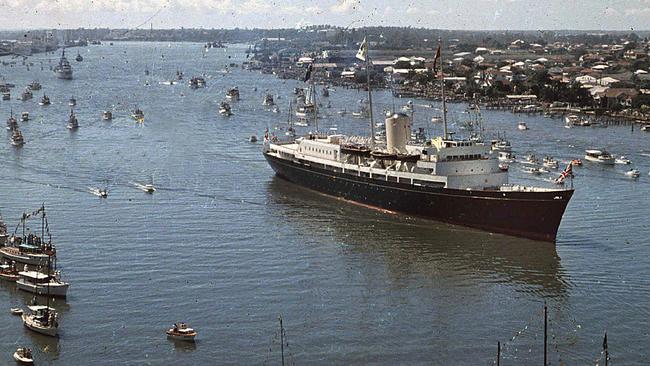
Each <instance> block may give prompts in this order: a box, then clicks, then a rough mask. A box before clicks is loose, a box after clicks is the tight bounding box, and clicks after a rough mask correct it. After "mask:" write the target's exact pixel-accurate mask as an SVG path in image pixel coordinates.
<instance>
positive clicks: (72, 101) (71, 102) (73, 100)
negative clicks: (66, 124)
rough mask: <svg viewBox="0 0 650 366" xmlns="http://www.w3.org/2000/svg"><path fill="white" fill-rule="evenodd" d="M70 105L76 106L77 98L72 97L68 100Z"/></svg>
mask: <svg viewBox="0 0 650 366" xmlns="http://www.w3.org/2000/svg"><path fill="white" fill-rule="evenodd" d="M68 105H69V106H70V107H74V106H76V105H77V100H76V99H75V98H74V97H72V98H70V100H68Z"/></svg>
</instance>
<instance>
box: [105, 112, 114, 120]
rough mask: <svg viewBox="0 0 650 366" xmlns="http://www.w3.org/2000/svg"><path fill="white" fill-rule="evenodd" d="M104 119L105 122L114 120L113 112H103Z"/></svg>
mask: <svg viewBox="0 0 650 366" xmlns="http://www.w3.org/2000/svg"><path fill="white" fill-rule="evenodd" d="M102 119H103V120H104V121H110V120H112V119H113V112H111V111H103V112H102Z"/></svg>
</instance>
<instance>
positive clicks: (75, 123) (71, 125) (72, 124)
mask: <svg viewBox="0 0 650 366" xmlns="http://www.w3.org/2000/svg"><path fill="white" fill-rule="evenodd" d="M77 128H79V120H77V116H76V115H75V114H74V111H73V110H70V117H68V129H69V130H76V129H77Z"/></svg>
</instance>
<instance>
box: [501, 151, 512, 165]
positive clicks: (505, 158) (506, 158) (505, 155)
mask: <svg viewBox="0 0 650 366" xmlns="http://www.w3.org/2000/svg"><path fill="white" fill-rule="evenodd" d="M499 161H500V162H503V163H514V162H515V155H514V154H513V153H511V152H510V151H499Z"/></svg>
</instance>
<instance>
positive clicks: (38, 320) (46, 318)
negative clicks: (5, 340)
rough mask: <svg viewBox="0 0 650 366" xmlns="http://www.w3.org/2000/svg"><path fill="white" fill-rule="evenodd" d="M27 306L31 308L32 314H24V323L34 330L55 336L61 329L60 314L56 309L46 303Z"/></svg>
mask: <svg viewBox="0 0 650 366" xmlns="http://www.w3.org/2000/svg"><path fill="white" fill-rule="evenodd" d="M48 301H49V297H48ZM27 308H29V310H31V314H23V315H22V319H23V325H25V327H26V328H28V329H30V330H33V331H34V332H37V333H40V334H43V335H46V336H50V337H55V336H56V334H57V333H58V329H59V320H58V319H59V316H58V314H57V313H56V310H55V309H53V308H51V307H49V306H44V305H32V306H28V307H27Z"/></svg>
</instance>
